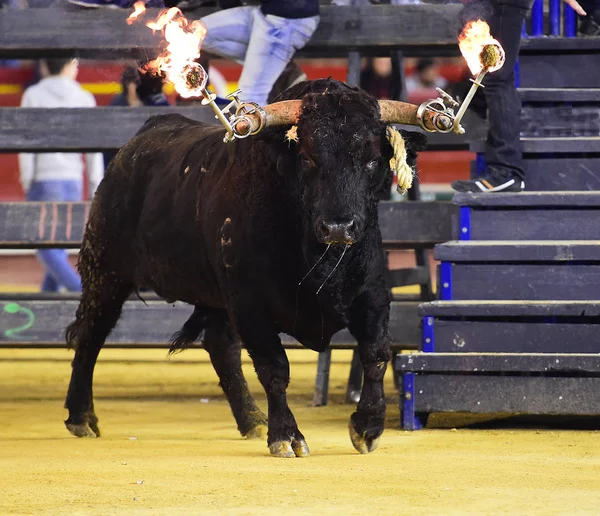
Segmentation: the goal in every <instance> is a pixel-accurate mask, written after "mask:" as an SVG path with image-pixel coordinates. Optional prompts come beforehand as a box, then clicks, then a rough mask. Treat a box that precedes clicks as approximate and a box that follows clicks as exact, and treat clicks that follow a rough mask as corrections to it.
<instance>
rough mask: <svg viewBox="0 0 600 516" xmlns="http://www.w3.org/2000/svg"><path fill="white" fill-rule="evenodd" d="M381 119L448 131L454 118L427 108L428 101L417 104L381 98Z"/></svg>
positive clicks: (426, 128) (434, 130)
mask: <svg viewBox="0 0 600 516" xmlns="http://www.w3.org/2000/svg"><path fill="white" fill-rule="evenodd" d="M379 109H380V111H381V120H382V121H383V122H387V123H390V124H405V125H417V126H419V127H422V128H423V129H425V130H426V131H429V132H436V131H441V132H447V131H448V130H450V129H451V128H452V119H451V118H450V117H448V116H446V115H444V114H442V113H436V112H435V111H431V110H430V109H426V103H424V104H421V105H420V106H417V105H416V104H409V103H408V102H400V101H398V100H380V101H379Z"/></svg>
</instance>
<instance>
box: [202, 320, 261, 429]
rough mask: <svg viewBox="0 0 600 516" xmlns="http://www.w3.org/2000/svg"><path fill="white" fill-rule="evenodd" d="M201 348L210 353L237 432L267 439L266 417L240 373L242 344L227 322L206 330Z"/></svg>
mask: <svg viewBox="0 0 600 516" xmlns="http://www.w3.org/2000/svg"><path fill="white" fill-rule="evenodd" d="M204 347H205V348H206V350H207V351H208V353H209V354H210V360H211V362H212V365H213V367H214V368H215V371H216V372H217V375H218V376H219V380H220V384H221V388H222V389H223V392H224V393H225V396H227V400H228V401H229V405H230V406H231V411H232V412H233V416H234V417H235V420H236V422H237V426H238V430H239V431H240V433H241V434H242V435H243V436H244V437H246V438H248V439H264V438H265V437H266V436H267V416H265V415H264V413H263V412H262V411H261V410H260V409H259V408H258V406H257V405H256V402H255V401H254V398H253V397H252V395H251V394H250V391H249V390H248V384H247V383H246V378H244V373H243V372H242V360H241V349H242V348H241V344H240V341H239V340H238V339H237V338H236V337H235V335H234V334H233V331H232V329H231V325H230V323H229V320H228V319H226V318H225V319H220V320H217V321H215V322H214V323H213V324H212V325H210V326H209V327H208V328H207V329H206V332H205V334H204Z"/></svg>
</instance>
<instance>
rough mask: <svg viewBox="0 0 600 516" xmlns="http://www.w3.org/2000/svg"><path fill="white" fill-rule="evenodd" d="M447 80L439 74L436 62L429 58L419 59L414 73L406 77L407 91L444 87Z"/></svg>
mask: <svg viewBox="0 0 600 516" xmlns="http://www.w3.org/2000/svg"><path fill="white" fill-rule="evenodd" d="M447 84H448V81H447V80H446V79H445V78H444V77H442V76H441V75H440V69H439V66H438V65H437V63H436V62H435V61H434V60H433V59H430V58H425V59H419V61H418V62H417V66H416V68H415V71H414V73H413V74H412V75H411V76H410V77H407V78H406V89H407V91H408V92H409V93H412V92H414V91H417V90H423V89H435V88H441V89H444V88H445V87H446V85H447Z"/></svg>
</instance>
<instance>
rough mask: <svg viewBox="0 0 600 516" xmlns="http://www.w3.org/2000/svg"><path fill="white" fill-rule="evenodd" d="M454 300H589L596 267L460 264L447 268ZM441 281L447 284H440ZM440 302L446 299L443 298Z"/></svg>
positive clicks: (598, 281) (598, 288)
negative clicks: (450, 271) (449, 270)
mask: <svg viewBox="0 0 600 516" xmlns="http://www.w3.org/2000/svg"><path fill="white" fill-rule="evenodd" d="M451 270H452V273H451V288H450V289H449V291H451V296H452V297H451V298H450V299H456V300H469V299H477V300H486V299H489V300H497V301H500V300H503V299H511V300H545V299H552V300H572V301H575V300H590V301H593V300H595V299H598V293H599V292H600V263H598V262H597V261H596V263H595V264H590V263H585V264H580V263H558V264H556V263H553V264H535V263H518V264H515V263H464V262H458V263H455V264H452V265H451ZM444 281H447V279H446V280H444ZM444 299H448V297H447V295H445V297H444Z"/></svg>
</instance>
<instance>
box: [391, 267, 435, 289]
mask: <svg viewBox="0 0 600 516" xmlns="http://www.w3.org/2000/svg"><path fill="white" fill-rule="evenodd" d="M387 281H388V285H389V286H390V288H393V287H403V286H405V285H423V284H425V283H427V282H428V281H429V268H428V266H427V267H426V266H422V267H407V268H405V269H393V270H388V271H387Z"/></svg>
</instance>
